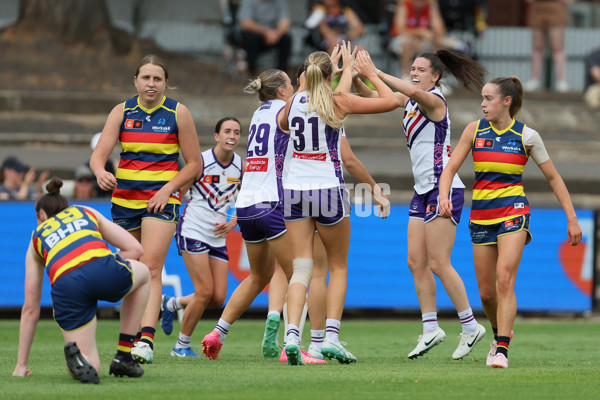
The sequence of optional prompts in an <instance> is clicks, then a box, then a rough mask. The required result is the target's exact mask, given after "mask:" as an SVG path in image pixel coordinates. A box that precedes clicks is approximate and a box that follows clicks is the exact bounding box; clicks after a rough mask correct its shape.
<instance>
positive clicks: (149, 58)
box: [135, 54, 169, 80]
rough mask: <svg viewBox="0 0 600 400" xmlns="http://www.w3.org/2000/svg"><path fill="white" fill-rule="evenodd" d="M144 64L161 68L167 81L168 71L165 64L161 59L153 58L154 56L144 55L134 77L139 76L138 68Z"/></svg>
mask: <svg viewBox="0 0 600 400" xmlns="http://www.w3.org/2000/svg"><path fill="white" fill-rule="evenodd" d="M146 64H153V65H157V66H159V67H161V68H162V69H163V71H165V79H166V80H168V79H169V70H168V69H167V64H166V63H165V62H164V61H163V60H162V58H160V57H158V56H155V55H154V54H146V55H145V56H144V57H142V59H141V60H140V62H139V64H138V66H137V68H136V70H135V76H138V75H139V73H140V68H142V67H143V66H144V65H146Z"/></svg>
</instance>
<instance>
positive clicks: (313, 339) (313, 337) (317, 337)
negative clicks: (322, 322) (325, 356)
mask: <svg viewBox="0 0 600 400" xmlns="http://www.w3.org/2000/svg"><path fill="white" fill-rule="evenodd" d="M324 336H325V330H324V329H319V330H313V329H311V330H310V344H311V345H313V346H315V347H316V348H318V349H319V350H321V347H323V338H324Z"/></svg>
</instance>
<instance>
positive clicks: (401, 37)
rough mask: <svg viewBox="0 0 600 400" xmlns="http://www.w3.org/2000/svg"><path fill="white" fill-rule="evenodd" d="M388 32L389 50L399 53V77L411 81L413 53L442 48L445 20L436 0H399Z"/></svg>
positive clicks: (414, 54)
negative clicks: (389, 36)
mask: <svg viewBox="0 0 600 400" xmlns="http://www.w3.org/2000/svg"><path fill="white" fill-rule="evenodd" d="M390 35H391V36H392V37H393V39H392V40H391V42H390V47H391V48H390V50H391V51H392V52H394V53H396V54H397V55H398V59H399V61H400V67H401V69H402V71H401V73H402V79H404V80H407V81H410V68H411V66H412V62H413V60H414V58H415V56H416V55H417V54H419V53H424V52H431V51H434V50H436V49H441V48H444V47H445V46H444V44H443V39H444V36H445V35H446V27H445V26H444V20H443V19H442V15H441V14H440V10H439V8H438V4H437V0H398V5H397V6H396V12H395V15H394V23H393V25H392V28H391V31H390Z"/></svg>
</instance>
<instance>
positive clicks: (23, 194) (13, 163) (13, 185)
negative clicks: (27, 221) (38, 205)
mask: <svg viewBox="0 0 600 400" xmlns="http://www.w3.org/2000/svg"><path fill="white" fill-rule="evenodd" d="M26 171H27V172H26ZM49 175H50V173H49V172H48V171H44V172H42V173H41V174H40V176H39V179H38V182H37V188H33V187H31V186H32V185H33V183H34V181H35V168H29V167H27V166H26V165H25V164H23V162H22V161H21V160H19V159H18V158H17V157H15V156H8V157H6V158H5V159H4V162H2V177H1V179H2V180H1V181H0V182H1V183H0V200H35V199H37V198H38V197H39V196H40V195H41V194H42V185H43V183H44V181H45V180H46V179H48V176H49Z"/></svg>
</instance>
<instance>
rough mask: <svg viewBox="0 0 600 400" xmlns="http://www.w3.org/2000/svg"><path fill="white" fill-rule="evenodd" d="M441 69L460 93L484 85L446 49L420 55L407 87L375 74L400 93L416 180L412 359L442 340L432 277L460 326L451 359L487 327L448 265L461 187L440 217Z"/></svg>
mask: <svg viewBox="0 0 600 400" xmlns="http://www.w3.org/2000/svg"><path fill="white" fill-rule="evenodd" d="M445 69H448V70H449V71H450V72H451V73H452V74H453V75H454V76H455V77H456V79H457V80H458V82H459V83H460V84H461V86H463V87H464V88H467V89H475V88H480V87H481V86H482V84H483V82H482V79H483V78H482V75H483V73H484V72H485V69H484V68H483V66H482V65H481V64H480V63H479V62H477V61H475V60H473V59H471V58H470V57H467V56H465V55H463V54H460V53H456V52H452V51H447V50H440V51H437V52H436V53H423V54H420V55H418V56H417V58H416V59H415V61H414V63H413V65H412V67H411V71H410V77H411V82H406V81H403V80H401V79H398V78H396V77H393V76H390V75H388V74H385V73H383V72H381V71H378V75H379V76H380V77H381V79H383V81H384V82H385V83H387V84H388V85H390V86H391V87H392V88H393V89H396V90H398V92H397V93H396V96H397V98H398V101H399V102H400V104H401V107H403V108H404V118H403V125H404V133H405V135H406V145H407V147H408V150H409V153H410V159H411V162H412V169H413V175H414V179H415V186H414V189H415V195H414V197H413V199H412V201H411V203H410V206H409V221H408V232H407V246H408V267H409V268H410V271H411V273H412V275H413V279H414V282H415V289H416V292H417V297H418V299H419V305H420V307H421V314H422V321H423V334H422V335H420V336H419V339H418V341H417V346H416V347H415V348H414V350H412V351H411V352H410V353H409V354H408V358H411V359H414V358H417V357H419V356H422V355H423V354H425V353H427V352H428V351H429V350H430V349H431V348H433V347H434V346H436V345H438V344H440V343H442V342H443V341H444V340H445V337H446V333H445V332H444V331H443V330H442V328H440V327H439V325H438V320H437V309H436V282H435V278H434V274H435V275H436V276H437V277H438V278H439V279H440V281H441V282H442V284H443V285H444V288H445V289H446V292H447V293H448V296H449V297H450V299H451V300H452V303H453V304H454V307H455V308H456V311H457V312H458V317H459V319H460V323H461V326H462V333H461V338H460V341H459V344H458V347H457V348H456V350H455V351H454V353H453V354H452V358H454V359H455V360H458V359H461V358H463V357H465V356H466V355H467V354H469V353H470V352H471V350H472V349H473V345H474V344H475V343H477V342H479V341H480V340H481V339H482V338H483V336H484V335H485V328H484V327H483V326H482V325H480V324H478V323H477V321H476V319H475V316H474V315H473V310H472V309H471V306H470V304H469V299H468V297H467V292H466V290H465V286H464V284H463V281H462V279H461V277H460V276H459V275H458V273H457V272H456V270H455V269H454V267H453V266H452V264H451V263H450V255H451V253H452V247H453V246H454V238H455V236H456V224H458V222H459V221H460V214H461V210H462V206H463V202H464V185H463V183H462V182H461V181H460V179H459V178H458V176H455V178H454V180H453V182H452V190H451V191H450V194H449V196H450V198H451V200H452V203H453V204H454V212H453V214H452V216H451V218H438V216H439V211H438V208H439V196H438V184H439V178H440V175H441V174H442V171H443V169H444V166H445V165H446V164H447V163H448V160H449V159H450V117H449V112H448V105H447V103H446V99H445V98H444V96H443V95H442V92H441V90H440V82H441V79H442V77H443V74H444V70H445ZM354 83H355V87H356V88H357V90H358V91H359V92H361V93H363V94H365V95H374V93H373V91H371V90H370V89H369V88H368V87H367V86H366V85H365V84H364V83H362V81H360V80H359V79H355V80H354Z"/></svg>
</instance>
